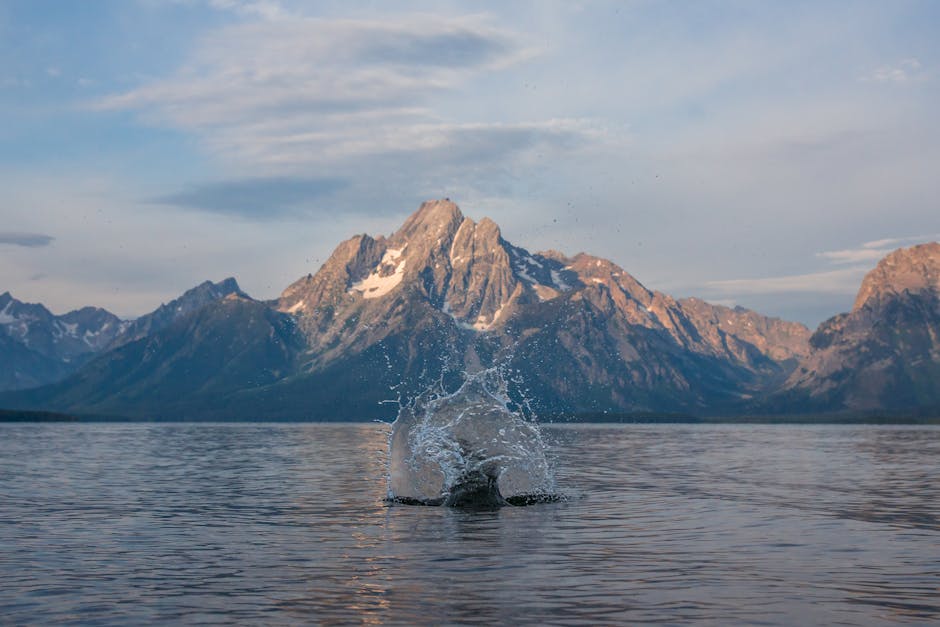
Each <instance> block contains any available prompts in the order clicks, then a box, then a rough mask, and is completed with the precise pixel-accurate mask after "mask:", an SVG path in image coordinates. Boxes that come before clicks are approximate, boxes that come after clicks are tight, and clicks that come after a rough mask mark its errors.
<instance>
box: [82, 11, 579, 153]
mask: <svg viewBox="0 0 940 627" xmlns="http://www.w3.org/2000/svg"><path fill="white" fill-rule="evenodd" d="M243 4H244V3H235V2H231V1H230V0H220V3H219V6H223V7H226V8H227V7H229V6H230V5H231V6H235V5H237V6H242V5H243ZM522 41H524V37H523V36H522V35H520V34H519V33H514V32H509V31H506V30H503V29H500V28H497V27H494V26H492V25H491V24H490V21H489V20H488V19H487V18H485V17H482V16H469V17H461V18H451V17H438V16H429V15H412V16H407V17H399V18H394V19H388V20H381V21H379V20H351V19H314V18H294V19H291V20H289V21H288V20H283V21H263V22H252V23H244V24H237V25H233V26H227V27H224V28H222V29H220V30H218V31H216V32H215V33H213V34H211V35H210V36H208V37H206V38H205V40H204V41H203V42H202V44H201V46H200V47H199V48H198V49H197V50H196V51H195V52H194V54H193V55H192V56H191V58H190V59H189V61H188V62H187V63H186V64H185V66H184V67H182V68H181V69H180V70H179V71H178V72H176V73H175V74H174V75H173V76H170V77H168V78H165V79H162V80H158V81H155V82H152V83H150V84H147V85H143V86H141V87H139V88H138V89H135V90H132V91H129V92H126V93H123V94H118V95H114V96H111V97H109V98H107V99H105V100H103V101H101V102H99V103H98V104H97V106H98V107H99V108H101V109H106V110H108V109H111V110H114V109H126V110H136V111H139V112H141V114H142V115H143V116H145V117H146V118H147V119H148V120H150V121H151V122H153V123H157V124H161V125H167V126H172V127H175V128H180V129H183V130H187V131H192V132H195V133H197V134H199V135H200V136H201V137H202V138H203V141H204V143H205V145H206V146H207V147H208V148H209V149H210V150H211V151H212V152H213V153H214V154H216V155H218V156H221V157H223V158H224V159H226V160H228V161H232V162H235V163H236V164H238V165H242V166H246V165H247V166H250V167H255V166H257V165H264V166H265V167H267V168H269V169H270V170H278V171H284V170H290V169H291V168H294V169H295V170H296V169H299V168H305V167H309V166H311V165H322V164H324V163H328V164H330V165H334V166H335V165H336V162H337V160H341V159H345V158H353V157H356V158H358V157H362V156H364V155H370V154H384V153H388V152H393V151H396V152H399V151H400V152H415V151H425V152H427V151H440V150H442V149H445V148H447V147H449V146H451V145H452V144H453V141H454V138H455V137H458V136H467V135H468V134H471V133H474V132H476V133H483V134H486V133H490V134H499V133H502V134H504V135H505V134H506V133H509V132H517V133H530V134H533V133H538V132H540V131H544V132H545V133H546V134H547V135H549V136H557V135H558V134H559V133H579V132H580V130H581V128H582V127H583V126H584V124H583V123H582V122H579V121H576V120H546V121H535V122H531V123H530V122H522V123H515V124H514V123H511V122H505V123H501V124H486V123H478V122H475V121H464V120H449V119H445V118H443V117H442V115H441V114H440V113H439V111H438V109H437V108H436V107H435V99H436V98H440V97H442V96H444V95H447V94H449V93H450V92H452V91H453V90H455V89H457V88H460V87H462V86H464V85H465V84H466V82H467V81H468V80H470V79H471V78H472V77H474V76H477V75H480V74H481V73H486V72H493V71H497V70H499V69H502V68H505V67H508V66H510V65H513V64H516V63H519V62H521V61H522V60H524V59H526V58H529V57H530V56H531V55H532V54H534V49H533V48H532V47H529V46H526V45H524V44H522V43H521V42H522Z"/></svg>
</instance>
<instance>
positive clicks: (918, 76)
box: [860, 58, 927, 83]
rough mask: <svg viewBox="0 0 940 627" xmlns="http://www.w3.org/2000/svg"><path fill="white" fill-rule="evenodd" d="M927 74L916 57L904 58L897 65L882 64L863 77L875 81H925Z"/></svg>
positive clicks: (865, 80) (866, 80)
mask: <svg viewBox="0 0 940 627" xmlns="http://www.w3.org/2000/svg"><path fill="white" fill-rule="evenodd" d="M926 79H927V74H926V73H925V72H924V71H923V68H922V66H921V64H920V61H918V60H917V59H914V58H909V59H902V60H901V61H899V62H898V63H897V64H895V65H882V66H879V67H877V68H875V69H873V70H872V71H871V72H869V73H868V74H865V75H864V76H862V77H861V79H860V80H862V81H864V82H874V83H910V82H916V81H924V80H926Z"/></svg>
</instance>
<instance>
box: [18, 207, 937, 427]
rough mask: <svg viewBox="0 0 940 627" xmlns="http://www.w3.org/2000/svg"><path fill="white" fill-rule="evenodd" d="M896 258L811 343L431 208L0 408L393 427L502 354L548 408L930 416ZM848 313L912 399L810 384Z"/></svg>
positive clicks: (925, 259) (187, 313)
mask: <svg viewBox="0 0 940 627" xmlns="http://www.w3.org/2000/svg"><path fill="white" fill-rule="evenodd" d="M893 255H894V256H889V258H887V259H886V260H885V261H883V262H882V264H884V267H882V264H879V268H881V270H878V273H876V274H873V275H871V276H872V278H871V279H869V278H866V283H865V284H863V288H862V291H860V297H859V298H860V303H861V304H857V305H856V310H855V311H853V312H852V313H850V314H844V315H843V317H839V316H837V317H836V318H834V319H832V320H831V321H827V323H824V324H823V325H822V326H821V327H820V329H819V330H818V331H817V332H816V333H815V334H812V333H811V332H810V331H809V329H807V328H806V327H805V326H803V325H801V324H798V323H793V322H786V321H783V320H779V319H777V318H771V317H767V316H762V315H760V314H758V313H756V312H753V311H750V310H747V309H743V308H740V307H737V308H728V307H723V306H719V305H713V304H710V303H707V302H705V301H702V300H700V299H695V298H688V299H675V298H673V297H671V296H669V295H667V294H664V293H662V292H658V291H655V290H650V289H648V288H647V287H645V286H644V285H643V284H642V283H640V282H639V281H638V280H637V279H636V278H634V277H633V276H631V275H630V274H629V273H627V272H626V271H625V270H623V269H622V268H620V267H619V266H617V265H616V264H614V263H612V262H610V261H608V260H605V259H601V258H598V257H594V256H591V255H588V254H584V253H581V254H578V255H575V256H573V257H568V256H566V255H564V254H563V253H559V252H557V251H547V252H543V253H531V252H529V251H527V250H525V249H523V248H521V247H518V246H516V245H514V244H511V243H509V242H507V241H506V240H505V239H504V238H503V237H502V233H501V231H500V229H499V227H498V225H496V224H495V223H494V222H493V221H492V220H489V219H488V218H483V219H481V220H479V221H474V220H472V219H470V218H467V217H465V216H464V215H463V213H462V212H461V211H460V209H459V208H458V207H457V205H456V204H454V203H453V202H450V201H449V200H434V201H428V202H426V203H423V204H422V205H421V207H419V208H418V210H417V211H416V212H415V213H414V214H412V215H411V216H409V217H408V219H407V220H406V221H405V222H404V223H403V224H402V226H401V227H400V228H399V229H398V230H397V231H395V232H394V233H392V234H391V235H389V236H376V237H372V236H369V235H357V236H354V237H352V238H350V239H349V240H346V241H345V242H342V243H340V244H339V245H338V246H337V247H336V249H335V250H334V252H333V254H332V255H331V256H330V258H329V259H328V260H327V261H326V262H325V263H324V264H323V266H322V267H321V268H320V269H319V270H318V271H317V272H315V273H310V274H306V275H305V276H303V277H301V278H300V279H298V280H297V281H295V282H294V283H292V284H291V285H289V286H288V287H287V288H286V289H285V290H284V291H283V293H282V294H281V296H280V297H279V298H278V299H276V300H275V301H272V302H270V303H264V302H259V301H254V300H252V299H250V297H248V296H247V295H246V294H244V293H243V292H242V291H241V290H240V289H239V288H238V285H237V283H236V282H235V280H234V279H227V280H225V281H223V282H220V283H218V284H214V283H210V282H206V283H203V284H202V285H200V286H197V287H196V288H194V289H193V290H190V291H188V292H187V293H186V294H184V295H183V296H181V297H180V298H179V299H177V300H174V301H172V302H171V303H168V304H166V305H163V306H161V308H159V309H158V310H156V311H155V312H154V313H153V314H150V315H149V316H145V317H143V318H141V319H139V320H138V321H137V322H135V323H132V324H131V325H128V326H126V328H125V329H124V330H123V333H122V334H121V335H119V336H118V337H116V338H115V339H114V340H113V342H112V344H111V345H110V346H109V348H108V349H107V350H106V351H104V352H102V353H100V354H98V355H97V356H95V357H94V358H93V359H91V360H90V361H89V362H88V363H87V364H85V365H83V366H82V367H81V368H80V369H79V370H78V371H77V372H75V373H74V374H73V375H71V376H70V377H68V378H67V379H65V380H63V381H61V382H59V383H56V384H54V385H51V386H46V387H42V388H38V389H35V390H27V391H23V392H17V393H10V394H5V395H2V396H0V406H7V407H23V408H42V409H53V410H56V411H63V412H69V413H82V414H111V415H125V416H129V417H135V418H141V419H214V420H219V419H267V420H275V419H277V420H281V419H283V420H367V419H374V418H380V419H390V418H393V417H394V414H395V411H396V410H395V404H394V403H388V401H394V400H395V399H396V398H399V397H403V398H408V397H409V395H413V394H414V393H416V392H418V391H420V390H423V389H424V388H425V387H426V386H428V385H429V384H431V383H432V382H434V381H439V380H443V381H445V382H446V381H448V380H451V379H452V378H453V377H454V376H457V374H458V373H459V372H460V371H462V370H473V369H476V368H479V367H481V365H482V364H489V363H493V362H494V361H498V362H500V363H503V364H504V365H505V367H506V369H507V371H508V372H509V374H510V378H511V379H512V380H513V381H514V382H515V383H514V385H515V386H516V388H515V391H514V393H515V395H516V396H515V397H516V398H517V399H519V400H520V401H521V399H522V397H523V396H525V398H526V399H528V401H529V404H528V407H529V408H530V409H531V410H532V411H534V412H536V413H538V414H540V415H542V416H545V417H564V416H582V417H583V416H592V415H593V416H603V415H605V414H606V415H616V416H634V417H642V416H647V417H650V416H659V417H679V416H685V417H691V419H696V420H697V419H700V418H708V419H710V417H713V416H722V415H724V416H728V415H731V416H753V415H763V414H767V415H779V414H781V413H786V412H804V413H805V412H810V411H827V412H836V413H838V412H845V411H851V412H857V411H863V412H868V411H871V410H884V411H886V412H894V411H902V412H918V411H929V410H927V409H925V408H928V407H934V406H937V407H940V402H935V401H936V391H937V385H936V382H937V380H938V379H936V378H933V379H931V377H932V376H934V375H933V374H931V373H933V372H934V370H931V368H936V367H937V363H940V358H938V353H937V349H936V343H935V342H934V343H933V344H931V343H930V342H933V340H930V341H928V340H927V339H925V338H928V339H929V337H936V335H931V334H932V333H935V330H936V328H937V320H938V317H940V315H938V311H940V310H938V308H937V306H936V291H937V290H936V282H935V281H936V274H932V273H933V272H934V270H933V269H934V268H935V265H936V263H937V261H938V259H940V255H938V245H936V244H933V245H928V246H927V247H924V248H922V249H920V248H919V249H918V250H917V251H915V252H914V253H911V254H910V255H908V257H909V258H908V257H906V256H905V255H904V254H902V253H901V251H899V253H893ZM879 277H881V278H879ZM863 293H864V297H863ZM931 299H933V300H931ZM892 303H893V304H892ZM898 303H904V306H903V307H902V306H900V305H898ZM898 307H900V309H898ZM902 311H903V313H901V312H902ZM863 312H864V313H863ZM846 316H848V317H846ZM853 316H854V317H853ZM863 318H864V319H866V320H868V321H869V323H867V324H868V327H870V328H871V329H876V328H877V329H881V328H882V327H883V326H884V325H882V324H881V323H880V322H879V321H880V320H889V321H891V324H892V325H894V327H893V328H896V329H902V330H903V332H901V333H900V334H898V333H896V332H895V334H894V336H892V337H895V336H897V337H896V338H895V339H897V338H900V337H903V338H907V339H906V340H903V341H901V342H900V343H895V344H891V342H892V341H894V340H892V339H891V337H887V336H882V335H878V337H879V338H880V339H878V340H877V342H878V343H879V344H878V346H882V345H884V346H895V349H896V350H895V349H891V350H889V351H888V352H887V353H885V358H888V357H890V358H891V359H893V360H894V362H893V363H896V364H900V365H899V366H897V367H898V368H902V369H903V367H902V366H903V364H905V363H909V362H908V361H907V360H909V359H915V358H916V359H920V360H921V361H919V362H916V363H918V364H921V367H922V369H923V371H924V372H925V373H926V375H925V376H924V377H921V378H917V377H914V378H912V379H910V381H911V382H913V385H914V386H915V388H916V389H917V390H919V391H915V392H903V394H902V393H901V390H903V389H907V388H904V385H907V384H906V383H904V382H905V381H908V379H904V378H903V377H901V378H898V377H895V376H894V375H891V376H892V377H894V378H892V379H891V381H895V380H896V381H898V382H899V383H897V385H895V384H894V383H891V384H885V386H883V387H882V388H880V389H882V392H883V393H880V395H875V396H872V397H871V399H870V400H867V401H865V402H860V401H859V399H861V398H862V397H861V396H859V394H860V392H848V391H846V392H838V393H832V394H830V393H829V392H827V391H826V390H830V389H835V388H834V387H833V384H830V383H824V381H825V380H826V378H827V377H828V376H829V374H827V373H830V370H826V369H825V368H824V367H823V366H824V365H825V364H829V363H830V362H831V361H832V359H833V358H831V357H829V356H827V355H830V354H833V353H831V350H832V348H831V347H833V346H843V345H846V346H849V345H851V342H849V336H852V337H855V336H854V335H852V333H855V332H856V331H852V332H851V333H849V330H850V329H856V330H858V329H861V327H859V326H858V325H859V324H861V322H854V321H856V320H862V319H863ZM849 320H851V321H853V322H851V324H849V323H847V322H846V323H845V324H843V322H840V321H849ZM833 321H835V322H833ZM827 325H828V326H827ZM898 325H900V326H898ZM863 326H864V325H863ZM843 327H844V328H843ZM847 333H848V335H847ZM878 333H881V331H879V332H878ZM862 335H865V334H864V333H863V334H862ZM875 335H877V333H876V334H875ZM811 336H812V340H811ZM869 336H870V337H874V336H872V335H871V333H869V335H867V336H865V337H869ZM846 342H848V344H846ZM865 346H869V345H867V344H866V345H865ZM918 347H920V348H918ZM924 347H926V348H924ZM827 350H829V351H830V352H829V353H827V352H826V351H827ZM865 350H867V351H869V352H870V348H866V349H865ZM851 351H852V349H846V352H845V354H844V355H843V354H842V353H839V355H841V356H840V357H839V359H844V360H849V359H850V358H851ZM892 351H894V352H892ZM846 363H850V362H849V361H846ZM866 363H867V362H866ZM866 363H862V362H857V367H858V368H859V372H866V373H869V374H868V375H865V376H872V377H876V378H877V377H878V376H881V375H882V374H883V373H885V372H891V373H893V372H895V370H891V369H888V370H884V369H879V368H880V366H879V368H875V367H873V366H871V365H870V364H869V365H866ZM872 363H874V362H872ZM879 363H880V362H879ZM832 372H834V371H832ZM840 376H842V377H843V379H846V376H845V375H840ZM849 378H851V377H849ZM863 379H864V377H863ZM857 386H858V387H857V389H859V390H861V389H864V390H871V389H875V387H876V386H874V385H873V384H872V382H871V381H869V380H861V379H860V380H859V382H858V383H857ZM892 386H893V387H892ZM899 386H900V387H899ZM918 386H919V387H918ZM849 387H851V386H849ZM840 389H841V388H840ZM845 389H846V390H848V389H849V388H848V387H847V388H845ZM819 390H822V392H820V391H819ZM895 391H898V392H897V393H898V394H901V395H900V396H896V397H895V396H893V394H895ZM898 399H907V400H903V402H897V401H898ZM866 415H867V414H866ZM664 419H665V418H664Z"/></svg>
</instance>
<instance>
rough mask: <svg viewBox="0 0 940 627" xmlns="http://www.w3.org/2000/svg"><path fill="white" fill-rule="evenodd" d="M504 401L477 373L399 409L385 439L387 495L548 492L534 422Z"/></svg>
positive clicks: (479, 500) (495, 496)
mask: <svg viewBox="0 0 940 627" xmlns="http://www.w3.org/2000/svg"><path fill="white" fill-rule="evenodd" d="M507 402H508V399H507V398H506V397H505V396H504V393H503V391H502V390H501V389H500V386H499V383H498V377H495V376H494V375H493V374H492V372H485V373H480V374H477V375H475V376H471V377H469V378H468V379H467V380H466V381H465V382H464V384H463V386H462V387H461V388H460V389H459V390H458V391H457V392H455V393H454V394H451V395H447V396H442V397H439V398H435V399H433V400H429V401H426V402H419V403H418V404H417V406H415V407H406V408H403V409H402V411H401V412H400V414H399V416H398V419H397V420H396V421H395V423H394V425H393V426H392V435H391V438H390V447H389V449H390V450H389V497H390V498H392V499H399V500H407V501H419V502H426V503H438V502H440V503H444V504H449V505H455V506H463V505H474V504H477V505H499V504H503V503H501V501H502V499H503V497H513V496H520V495H540V494H541V495H550V494H553V493H554V489H555V485H554V478H553V476H552V472H551V468H550V465H549V463H548V460H547V459H546V456H545V445H544V443H543V442H542V438H541V434H540V432H539V429H538V426H537V425H536V424H535V423H533V422H530V421H528V420H526V419H525V418H524V417H523V416H521V415H520V414H519V413H516V412H512V411H510V410H509V409H508V407H507ZM494 483H495V485H494Z"/></svg>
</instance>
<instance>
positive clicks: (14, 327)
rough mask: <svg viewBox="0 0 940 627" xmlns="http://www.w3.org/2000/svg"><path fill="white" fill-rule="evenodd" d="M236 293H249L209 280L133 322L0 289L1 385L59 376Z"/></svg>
mask: <svg viewBox="0 0 940 627" xmlns="http://www.w3.org/2000/svg"><path fill="white" fill-rule="evenodd" d="M232 294H236V295H240V296H245V294H244V293H243V292H242V291H241V290H240V289H239V287H238V284H237V283H236V282H235V279H231V278H229V279H225V280H224V281H220V282H219V283H212V282H211V281H206V282H204V283H202V284H200V285H198V286H196V287H194V288H193V289H191V290H188V291H187V292H186V293H184V294H183V295H182V296H180V297H179V298H177V299H175V300H173V301H171V302H169V303H167V304H165V305H161V306H160V307H159V308H157V309H156V310H155V311H153V312H151V313H149V314H147V315H144V316H141V317H140V318H137V319H136V320H133V321H124V320H120V319H119V318H118V317H117V316H115V315H114V314H112V313H110V312H108V311H105V310H104V309H99V308H97V307H84V308H82V309H76V310H75V311H70V312H69V313H66V314H63V315H61V316H56V315H54V314H52V313H51V312H50V311H49V310H48V309H46V308H45V307H43V306H42V305H34V304H29V303H22V302H20V301H18V300H16V299H15V298H13V297H12V296H11V295H10V294H9V292H7V293H4V294H0V355H2V356H3V359H2V360H0V390H17V389H25V388H33V387H37V386H40V385H44V384H48V383H55V382H57V381H60V380H62V379H64V378H65V377H66V376H68V375H69V374H71V373H73V372H75V371H77V370H78V369H79V368H80V367H81V366H83V365H84V364H85V363H86V362H88V361H89V360H90V359H91V358H92V357H94V356H95V355H97V354H99V353H102V352H105V351H108V350H111V349H114V348H117V347H118V346H121V345H123V344H126V343H128V342H131V341H134V340H137V339H140V338H143V337H147V336H149V335H151V334H153V333H155V332H157V331H160V330H161V329H164V328H166V327H167V326H169V325H170V324H172V323H173V322H175V321H176V320H178V319H180V318H182V317H185V316H187V315H189V314H192V313H193V312H195V311H198V310H199V309H201V308H202V307H204V306H205V305H206V304H208V303H210V302H213V301H216V300H219V299H222V298H225V297H226V296H229V295H232Z"/></svg>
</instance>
